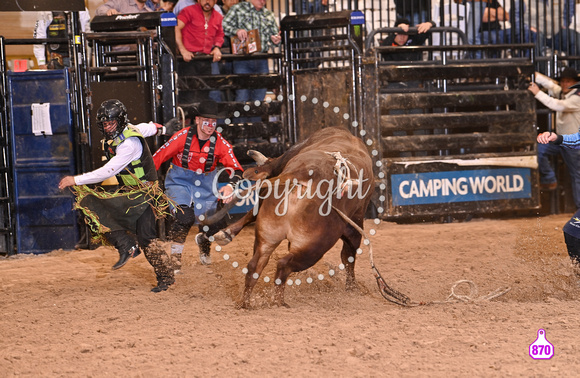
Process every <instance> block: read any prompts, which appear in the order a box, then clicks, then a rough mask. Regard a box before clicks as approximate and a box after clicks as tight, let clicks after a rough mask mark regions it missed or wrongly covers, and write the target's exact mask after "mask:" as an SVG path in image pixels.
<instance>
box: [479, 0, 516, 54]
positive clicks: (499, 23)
mask: <svg viewBox="0 0 580 378" xmlns="http://www.w3.org/2000/svg"><path fill="white" fill-rule="evenodd" d="M506 21H509V14H508V13H507V12H506V11H505V9H504V8H503V7H502V6H501V5H500V3H499V1H498V0H489V3H488V4H487V7H486V8H485V10H484V11H483V18H482V20H481V27H480V29H479V32H480V33H481V42H482V44H484V45H495V44H498V43H500V44H501V43H507V41H506V39H505V35H504V31H503V25H505V22H506ZM486 55H487V56H488V57H490V58H497V57H498V54H497V53H496V52H494V51H489V50H488V51H486Z"/></svg>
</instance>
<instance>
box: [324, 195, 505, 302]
mask: <svg viewBox="0 0 580 378" xmlns="http://www.w3.org/2000/svg"><path fill="white" fill-rule="evenodd" d="M332 208H333V209H334V210H335V211H336V212H337V213H338V215H340V216H341V217H342V219H344V220H345V221H346V222H347V223H348V224H350V225H351V226H352V227H354V229H355V230H357V231H358V232H359V233H360V234H361V235H362V236H363V238H364V242H363V244H368V247H369V259H370V263H371V269H372V271H373V274H374V276H375V279H376V280H377V285H378V287H379V292H380V293H381V295H382V296H383V298H385V299H386V300H388V301H389V302H392V303H395V304H398V305H400V306H405V307H416V306H424V305H430V304H443V303H449V302H457V301H459V302H481V301H489V300H492V299H494V298H497V297H500V296H502V295H504V294H506V293H507V292H508V291H510V290H511V288H510V287H506V288H499V289H497V290H495V291H492V292H490V293H489V294H487V295H482V296H481V297H479V298H475V297H476V296H477V286H476V285H475V283H473V281H470V280H459V281H457V282H455V284H453V286H452V287H451V294H449V296H448V297H447V299H446V300H444V301H431V302H416V301H412V300H411V299H410V298H409V297H408V296H406V295H405V294H403V293H401V292H399V291H397V290H395V289H393V288H392V287H390V286H389V285H388V284H387V283H386V282H385V280H384V279H383V277H382V276H381V273H380V272H379V270H378V269H377V267H376V266H375V262H374V260H373V247H372V244H371V242H370V240H369V238H368V237H367V235H366V233H365V232H364V230H363V229H362V228H361V227H359V226H358V225H357V224H356V223H354V222H353V221H352V220H351V219H350V218H349V217H347V216H346V214H344V213H343V212H342V211H340V210H338V209H337V208H336V207H334V206H332ZM367 241H368V243H366V242H367ZM461 284H468V285H469V288H470V292H469V294H468V295H460V294H456V293H455V289H456V288H457V287H458V286H459V285H461Z"/></svg>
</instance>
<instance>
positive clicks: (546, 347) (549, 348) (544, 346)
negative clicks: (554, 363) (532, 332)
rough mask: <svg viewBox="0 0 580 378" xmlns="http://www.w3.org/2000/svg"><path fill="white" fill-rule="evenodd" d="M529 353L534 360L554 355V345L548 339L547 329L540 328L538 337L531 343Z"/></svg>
mask: <svg viewBox="0 0 580 378" xmlns="http://www.w3.org/2000/svg"><path fill="white" fill-rule="evenodd" d="M529 353H530V357H532V358H533V359H534V360H549V359H550V358H552V357H553V356H554V346H553V345H552V344H551V343H550V342H549V341H548V340H547V339H546V331H544V330H543V329H539V330H538V337H537V338H536V341H534V342H533V343H531V344H530V351H529Z"/></svg>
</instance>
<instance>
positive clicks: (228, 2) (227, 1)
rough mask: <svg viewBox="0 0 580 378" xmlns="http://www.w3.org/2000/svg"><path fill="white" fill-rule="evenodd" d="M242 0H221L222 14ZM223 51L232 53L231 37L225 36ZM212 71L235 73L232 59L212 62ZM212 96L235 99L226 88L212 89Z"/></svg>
mask: <svg viewBox="0 0 580 378" xmlns="http://www.w3.org/2000/svg"><path fill="white" fill-rule="evenodd" d="M239 2H240V0H223V1H221V0H219V1H218V5H219V7H220V8H221V10H222V14H224V15H225V14H227V13H228V12H229V10H230V9H231V7H232V6H233V5H234V4H237V3H239ZM222 52H223V53H225V54H231V53H232V42H231V39H230V38H224V44H223V45H222ZM211 73H212V74H213V75H220V74H222V75H229V74H232V73H234V68H233V63H232V62H231V61H224V60H222V61H220V62H219V63H217V62H215V63H212V66H211ZM210 98H211V99H212V100H214V101H217V102H220V101H223V100H224V98H225V100H226V101H234V98H235V97H234V95H233V91H232V90H231V89H226V90H224V91H223V93H222V92H221V91H211V92H210Z"/></svg>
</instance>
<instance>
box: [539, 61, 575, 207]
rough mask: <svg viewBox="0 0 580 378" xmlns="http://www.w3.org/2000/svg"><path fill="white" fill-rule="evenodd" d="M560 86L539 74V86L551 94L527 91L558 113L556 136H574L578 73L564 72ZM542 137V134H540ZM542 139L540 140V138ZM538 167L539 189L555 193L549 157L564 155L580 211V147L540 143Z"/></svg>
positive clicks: (555, 183)
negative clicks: (557, 134)
mask: <svg viewBox="0 0 580 378" xmlns="http://www.w3.org/2000/svg"><path fill="white" fill-rule="evenodd" d="M558 79H559V80H558V81H559V83H560V84H559V85H558V84H557V83H556V82H554V81H553V80H551V79H550V78H548V77H546V76H544V75H542V74H541V73H539V72H536V82H537V83H538V84H540V85H542V86H543V87H544V88H546V89H547V90H548V92H549V94H548V93H545V92H542V91H541V90H540V88H539V87H538V85H537V84H536V83H531V84H530V87H529V88H528V89H529V90H530V92H532V93H533V94H534V96H535V97H536V99H537V100H538V101H540V102H541V103H542V104H544V105H545V106H546V107H548V108H549V109H551V110H553V111H555V112H556V129H555V132H551V134H553V135H556V132H557V133H559V134H563V135H566V136H568V135H575V134H578V132H579V131H580V93H579V92H578V88H577V87H576V85H575V84H576V83H577V82H578V81H580V80H579V77H578V73H577V72H576V70H575V69H573V68H570V67H567V68H565V69H564V70H563V71H562V73H561V74H560V77H559V78H558ZM540 135H542V134H540ZM538 138H539V137H538ZM538 142H539V143H540V144H538V165H539V170H540V186H541V188H542V189H544V190H554V189H556V187H557V182H556V174H555V173H554V169H553V168H552V166H551V164H550V160H549V156H554V155H558V154H559V155H561V156H562V158H563V159H564V162H565V163H566V166H567V167H568V173H569V174H570V179H571V182H572V196H573V197H574V204H575V205H576V208H580V149H578V148H580V147H576V146H570V145H568V144H567V143H543V142H542V141H540V139H538Z"/></svg>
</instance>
